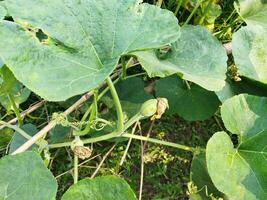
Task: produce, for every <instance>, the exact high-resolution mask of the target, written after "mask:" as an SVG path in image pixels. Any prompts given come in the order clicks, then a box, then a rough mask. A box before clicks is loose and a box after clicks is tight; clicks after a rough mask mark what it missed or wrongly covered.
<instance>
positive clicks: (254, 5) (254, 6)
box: [235, 0, 267, 28]
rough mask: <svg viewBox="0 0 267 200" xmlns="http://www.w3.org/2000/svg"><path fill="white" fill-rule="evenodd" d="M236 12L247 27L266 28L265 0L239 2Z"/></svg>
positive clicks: (266, 8) (266, 9) (266, 4)
mask: <svg viewBox="0 0 267 200" xmlns="http://www.w3.org/2000/svg"><path fill="white" fill-rule="evenodd" d="M235 7H236V10H237V11H238V13H239V14H240V15H241V17H242V18H243V19H244V20H245V21H246V23H247V24H248V25H249V26H262V27H264V28H267V2H266V1H265V0H239V5H237V4H236V5H235Z"/></svg>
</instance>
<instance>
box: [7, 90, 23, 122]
mask: <svg viewBox="0 0 267 200" xmlns="http://www.w3.org/2000/svg"><path fill="white" fill-rule="evenodd" d="M8 98H9V101H10V102H11V104H12V107H13V109H14V112H15V115H16V117H17V119H18V122H19V126H22V124H23V121H22V117H21V115H20V112H19V109H18V107H17V105H16V102H15V99H14V96H13V95H12V94H10V93H8Z"/></svg>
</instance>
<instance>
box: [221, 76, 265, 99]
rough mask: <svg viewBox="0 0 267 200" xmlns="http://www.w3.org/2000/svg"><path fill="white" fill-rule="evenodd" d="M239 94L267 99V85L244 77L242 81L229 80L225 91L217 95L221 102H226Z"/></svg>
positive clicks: (224, 88)
mask: <svg viewBox="0 0 267 200" xmlns="http://www.w3.org/2000/svg"><path fill="white" fill-rule="evenodd" d="M238 94H250V95H255V96H265V97H267V85H266V84H262V83H260V82H257V81H253V80H251V79H248V78H246V77H242V81H234V80H231V79H227V80H226V84H225V86H224V87H223V89H222V90H221V91H218V92H216V95H217V96H218V98H219V99H220V101H221V102H224V101H226V100H227V99H229V98H231V97H233V96H235V95H238Z"/></svg>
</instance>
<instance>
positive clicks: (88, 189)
mask: <svg viewBox="0 0 267 200" xmlns="http://www.w3.org/2000/svg"><path fill="white" fill-rule="evenodd" d="M74 199H75V200H115V199H116V200H126V199H127V200H136V197H135V194H134V192H133V191H132V190H131V188H130V186H129V185H128V184H127V182H126V181H124V180H123V179H121V178H119V177H116V176H103V177H97V178H94V179H84V180H81V181H79V182H78V183H77V184H75V185H73V186H71V187H70V188H69V189H68V191H67V192H66V193H65V194H64V195H63V197H62V200H74Z"/></svg>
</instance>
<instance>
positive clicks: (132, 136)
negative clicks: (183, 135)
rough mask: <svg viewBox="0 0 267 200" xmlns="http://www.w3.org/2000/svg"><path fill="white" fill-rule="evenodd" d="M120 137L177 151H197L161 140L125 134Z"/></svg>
mask: <svg viewBox="0 0 267 200" xmlns="http://www.w3.org/2000/svg"><path fill="white" fill-rule="evenodd" d="M122 136H123V137H127V138H133V139H137V140H142V141H147V142H152V143H156V144H161V145H165V146H170V147H175V148H177V149H181V150H184V151H190V152H195V151H196V150H197V148H194V147H189V146H186V145H182V144H176V143H173V142H167V141H162V140H158V139H154V138H148V137H145V136H140V135H132V134H129V133H125V134H123V135H122Z"/></svg>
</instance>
